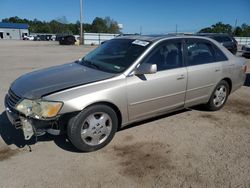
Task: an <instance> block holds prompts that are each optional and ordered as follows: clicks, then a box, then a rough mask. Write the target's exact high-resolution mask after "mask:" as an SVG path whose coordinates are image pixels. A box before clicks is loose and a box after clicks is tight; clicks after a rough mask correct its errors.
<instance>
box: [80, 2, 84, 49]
mask: <svg viewBox="0 0 250 188" xmlns="http://www.w3.org/2000/svg"><path fill="white" fill-rule="evenodd" d="M82 1H83V0H80V44H81V45H83V44H84V35H83V25H82V24H83V18H82V15H83V14H82V11H83V3H82Z"/></svg>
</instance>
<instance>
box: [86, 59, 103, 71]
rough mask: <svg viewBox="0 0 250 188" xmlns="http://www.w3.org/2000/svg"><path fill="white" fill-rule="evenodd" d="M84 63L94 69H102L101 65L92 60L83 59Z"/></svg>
mask: <svg viewBox="0 0 250 188" xmlns="http://www.w3.org/2000/svg"><path fill="white" fill-rule="evenodd" d="M82 63H83V65H85V66H87V67H91V68H94V69H98V70H101V68H100V66H98V65H96V64H95V63H93V62H91V61H87V60H83V61H82Z"/></svg>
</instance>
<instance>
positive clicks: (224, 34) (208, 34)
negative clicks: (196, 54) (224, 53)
mask: <svg viewBox="0 0 250 188" xmlns="http://www.w3.org/2000/svg"><path fill="white" fill-rule="evenodd" d="M197 35H198V36H211V37H212V36H227V37H230V36H231V35H229V34H228V33H197Z"/></svg>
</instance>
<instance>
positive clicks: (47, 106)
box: [16, 99, 63, 119]
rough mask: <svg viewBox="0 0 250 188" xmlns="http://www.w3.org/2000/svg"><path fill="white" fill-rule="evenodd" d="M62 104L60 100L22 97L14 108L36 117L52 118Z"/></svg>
mask: <svg viewBox="0 0 250 188" xmlns="http://www.w3.org/2000/svg"><path fill="white" fill-rule="evenodd" d="M62 106H63V103H62V102H53V101H44V100H29V99H23V100H22V101H21V102H20V103H19V104H18V105H17V106H16V110H17V111H19V112H21V113H23V114H24V115H25V116H29V117H33V118H36V119H44V118H45V119H46V118H53V117H55V116H57V114H58V112H59V111H60V110H61V108H62Z"/></svg>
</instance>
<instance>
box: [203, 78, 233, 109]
mask: <svg viewBox="0 0 250 188" xmlns="http://www.w3.org/2000/svg"><path fill="white" fill-rule="evenodd" d="M228 96H229V85H228V83H227V82H226V81H225V80H222V81H220V82H219V84H218V85H217V86H216V88H215V90H214V91H213V93H212V95H211V97H210V99H209V101H208V103H207V104H206V107H207V109H208V110H210V111H217V110H220V109H221V108H222V107H223V106H224V105H225V103H226V101H227V98H228Z"/></svg>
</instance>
